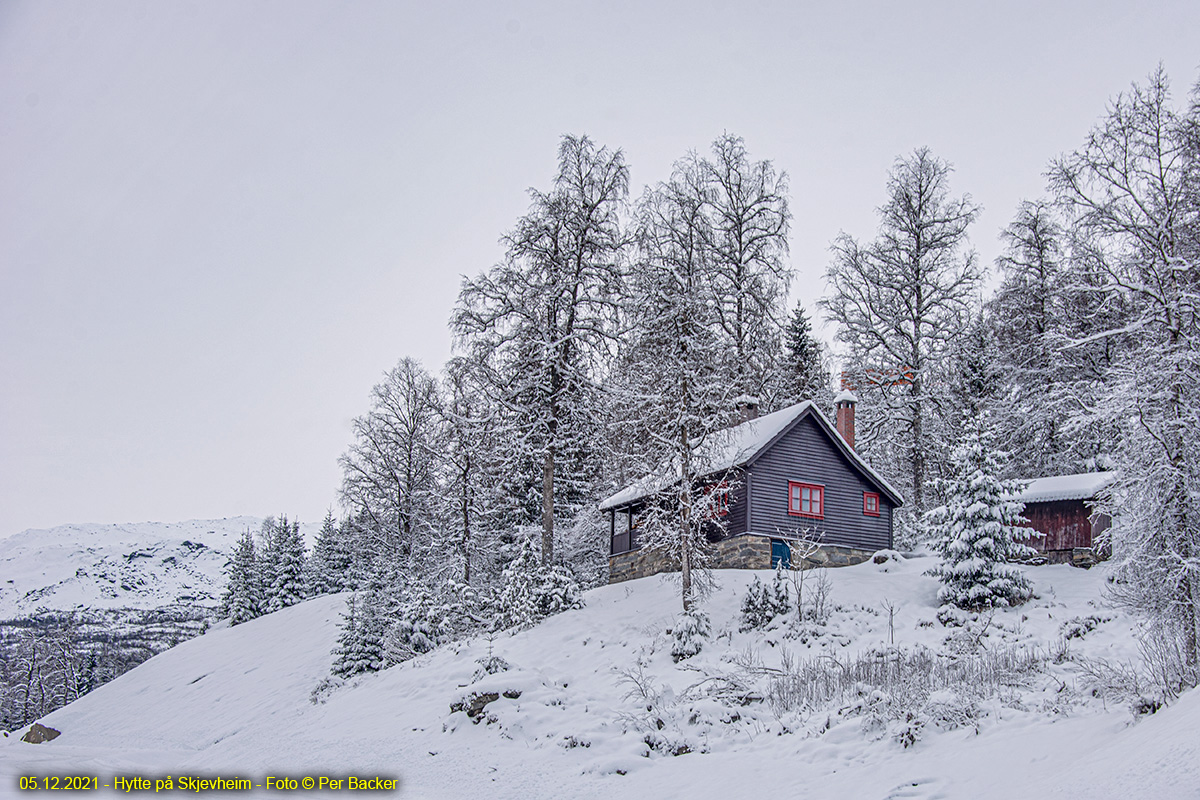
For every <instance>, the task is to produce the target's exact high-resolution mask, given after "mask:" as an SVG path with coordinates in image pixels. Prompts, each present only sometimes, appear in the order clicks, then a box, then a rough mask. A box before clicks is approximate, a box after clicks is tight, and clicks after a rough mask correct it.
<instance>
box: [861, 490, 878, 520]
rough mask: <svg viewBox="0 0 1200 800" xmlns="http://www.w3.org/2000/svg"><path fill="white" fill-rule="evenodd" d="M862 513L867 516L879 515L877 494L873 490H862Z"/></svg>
mask: <svg viewBox="0 0 1200 800" xmlns="http://www.w3.org/2000/svg"><path fill="white" fill-rule="evenodd" d="M863 513H864V514H866V515H867V516H869V517H878V516H879V495H878V494H876V493H875V492H863Z"/></svg>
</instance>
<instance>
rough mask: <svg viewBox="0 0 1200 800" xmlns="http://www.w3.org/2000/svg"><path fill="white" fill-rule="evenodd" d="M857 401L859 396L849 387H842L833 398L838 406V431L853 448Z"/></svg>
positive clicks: (834, 403)
mask: <svg viewBox="0 0 1200 800" xmlns="http://www.w3.org/2000/svg"><path fill="white" fill-rule="evenodd" d="M857 402H858V398H857V397H855V396H854V392H852V391H850V390H849V389H842V390H841V391H840V392H838V395H837V397H835V398H833V405H834V406H835V407H836V408H837V432H838V433H840V434H841V435H842V438H843V439H845V440H846V444H848V445H850V449H851V450H853V449H854V404H855V403H857Z"/></svg>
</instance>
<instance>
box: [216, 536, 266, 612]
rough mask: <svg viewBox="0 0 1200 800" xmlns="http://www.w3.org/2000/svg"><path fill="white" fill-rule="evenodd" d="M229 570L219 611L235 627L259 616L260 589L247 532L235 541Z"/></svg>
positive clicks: (252, 550) (256, 561) (252, 548)
mask: <svg viewBox="0 0 1200 800" xmlns="http://www.w3.org/2000/svg"><path fill="white" fill-rule="evenodd" d="M228 570H229V585H228V587H226V589H225V596H224V597H223V598H222V600H221V611H222V613H223V614H225V615H226V616H228V617H229V624H230V625H238V624H241V623H243V622H248V621H249V620H252V619H254V618H255V617H257V616H259V615H261V614H262V586H261V584H260V583H259V572H258V560H257V557H256V553H255V551H254V537H253V536H251V535H250V531H246V532H245V533H243V534H242V538H241V539H240V540H239V541H238V544H237V549H236V550H234V553H233V560H232V561H230V562H229V566H228Z"/></svg>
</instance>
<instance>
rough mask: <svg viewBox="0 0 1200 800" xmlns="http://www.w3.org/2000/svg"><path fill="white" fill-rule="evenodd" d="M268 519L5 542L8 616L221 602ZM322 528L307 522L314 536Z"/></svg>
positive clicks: (65, 532) (80, 529) (38, 532)
mask: <svg viewBox="0 0 1200 800" xmlns="http://www.w3.org/2000/svg"><path fill="white" fill-rule="evenodd" d="M261 525H262V519H260V518H257V517H228V518H225V519H212V520H189V521H187V522H136V523H124V524H120V525H97V524H76V525H60V526H58V527H57V528H49V529H45V530H42V529H34V530H27V531H23V532H22V533H18V534H14V535H12V536H9V537H7V538H3V539H0V619H8V618H11V617H16V616H20V615H24V614H32V613H34V612H35V611H36V610H37V609H38V608H48V609H54V610H62V611H67V610H71V609H73V608H81V609H105V608H157V607H159V606H166V605H173V604H186V605H199V606H213V605H216V603H217V601H218V600H219V599H220V595H221V592H222V590H223V589H224V586H225V575H224V568H225V563H226V561H228V559H229V556H230V554H231V553H232V552H233V549H234V546H235V545H236V544H237V540H238V538H239V537H240V536H241V535H242V532H243V531H245V530H250V531H254V532H257V531H258V530H259V528H260V527H261ZM318 527H319V523H317V524H312V523H309V524H307V525H304V526H303V528H304V529H305V533H307V534H308V535H309V537H310V538H311V536H312V534H313V532H314V531H315V530H316V528H318Z"/></svg>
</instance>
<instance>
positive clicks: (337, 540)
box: [304, 511, 353, 597]
mask: <svg viewBox="0 0 1200 800" xmlns="http://www.w3.org/2000/svg"><path fill="white" fill-rule="evenodd" d="M346 539H347V537H346V535H345V532H344V531H343V530H342V526H341V525H339V524H338V523H337V521H336V520H335V519H334V518H333V511H328V512H326V514H325V519H324V521H323V522H322V523H321V532H320V533H318V534H317V541H316V542H315V543H314V544H313V551H312V555H311V556H310V557H309V559H308V561H307V562H306V564H305V570H304V596H305V597H317V596H318V595H322V594H336V593H337V592H344V591H345V590H346V589H348V588H350V571H351V570H350V568H351V565H352V562H353V558H352V554H351V549H350V545H349V543H348V542H347V541H346Z"/></svg>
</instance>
